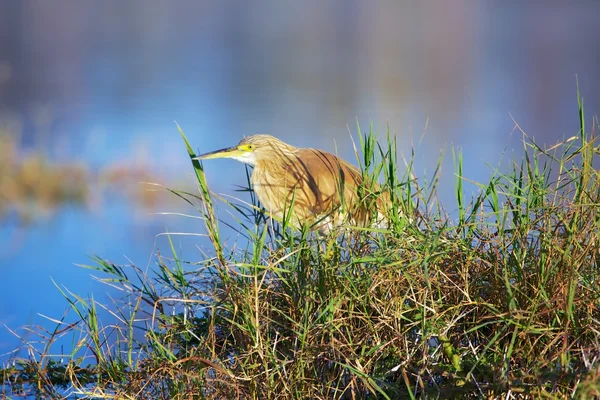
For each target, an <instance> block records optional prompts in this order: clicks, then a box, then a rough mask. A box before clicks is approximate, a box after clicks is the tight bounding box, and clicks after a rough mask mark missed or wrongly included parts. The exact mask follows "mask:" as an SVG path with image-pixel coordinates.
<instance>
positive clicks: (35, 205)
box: [0, 127, 173, 224]
mask: <svg viewBox="0 0 600 400" xmlns="http://www.w3.org/2000/svg"><path fill="white" fill-rule="evenodd" d="M15 137H16V135H15V134H14V132H11V131H8V132H5V131H3V130H2V129H1V127H0V219H3V218H5V217H7V216H9V215H15V216H16V217H17V219H18V220H19V222H20V223H22V224H29V223H35V222H37V221H38V220H43V219H44V218H45V217H47V216H52V215H54V214H55V213H56V212H57V211H58V210H60V208H61V207H62V206H65V205H76V206H81V207H92V206H95V205H97V203H98V202H100V201H101V198H102V197H103V196H99V194H100V195H113V194H117V195H119V196H122V197H124V198H127V199H128V200H130V201H133V202H135V204H136V205H139V206H141V207H143V208H145V209H146V210H148V209H152V208H153V207H155V206H156V205H157V204H158V203H165V202H166V201H168V200H172V199H173V197H172V196H171V197H169V196H162V197H161V195H162V194H163V192H162V191H157V190H148V187H147V186H143V185H140V184H139V183H140V182H150V181H154V180H156V178H157V177H156V175H155V174H152V173H151V172H149V171H148V170H147V168H145V167H143V166H136V165H132V164H131V163H113V164H109V165H107V166H105V167H103V168H101V169H100V170H99V171H98V172H93V171H90V170H89V169H88V168H87V167H86V166H85V165H84V164H83V163H81V162H56V161H53V160H51V159H49V158H48V157H47V155H46V154H44V153H43V152H40V151H33V152H29V153H26V152H24V151H22V149H20V148H19V145H18V143H17V140H16V138H15Z"/></svg>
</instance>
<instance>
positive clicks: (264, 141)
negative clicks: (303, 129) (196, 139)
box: [194, 135, 294, 165]
mask: <svg viewBox="0 0 600 400" xmlns="http://www.w3.org/2000/svg"><path fill="white" fill-rule="evenodd" d="M293 149H294V147H293V146H290V145H288V144H286V143H284V142H282V141H281V140H279V139H277V138H276V137H274V136H271V135H252V136H247V137H245V138H243V139H242V140H241V141H240V142H239V143H238V144H237V145H236V146H232V147H226V148H224V149H220V150H215V151H211V152H209V153H204V154H200V155H199V156H197V157H195V158H194V159H195V160H209V159H213V158H233V159H234V160H238V161H241V162H243V163H246V164H250V165H256V163H257V162H259V161H262V160H269V159H271V158H273V157H274V156H275V155H276V154H278V153H282V152H290V151H293Z"/></svg>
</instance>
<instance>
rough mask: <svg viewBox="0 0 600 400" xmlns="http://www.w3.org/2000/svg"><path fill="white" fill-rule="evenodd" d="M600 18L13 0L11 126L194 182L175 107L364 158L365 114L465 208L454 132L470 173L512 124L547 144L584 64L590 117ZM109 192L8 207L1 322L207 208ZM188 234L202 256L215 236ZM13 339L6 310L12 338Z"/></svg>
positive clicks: (565, 114) (188, 224)
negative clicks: (360, 146) (34, 212)
mask: <svg viewBox="0 0 600 400" xmlns="http://www.w3.org/2000/svg"><path fill="white" fill-rule="evenodd" d="M598 15H600V2H592V1H589V2H577V3H566V2H554V1H548V2H521V1H503V2H494V3H492V2H478V1H453V2H451V3H450V2H448V3H443V2H439V1H424V2H418V3H417V2H411V1H405V2H395V3H394V4H391V3H389V4H387V5H383V4H375V3H367V2H358V1H355V2H331V3H327V4H326V5H324V4H322V3H321V2H312V1H308V2H297V3H293V4H289V3H286V4H285V5H284V4H281V3H279V2H266V1H265V2H263V1H261V2H257V3H254V2H253V3H252V4H250V3H247V4H246V3H240V2H230V1H218V2H216V1H215V2H196V1H192V0H188V1H177V2H171V1H157V2H152V4H151V5H150V4H148V3H147V2H145V1H142V0H135V1H130V2H127V4H123V3H122V2H119V1H90V2H68V1H53V2H45V1H29V0H23V1H20V2H15V1H11V0H0V127H2V128H0V129H6V128H5V127H6V126H11V127H12V128H11V129H10V130H8V131H7V132H10V133H12V134H14V135H16V136H17V137H18V138H19V143H20V145H21V147H22V149H23V151H24V152H28V151H32V150H33V149H38V150H40V149H41V151H43V152H44V153H46V154H47V155H48V156H49V157H50V158H51V159H52V160H53V161H54V162H58V163H60V162H70V161H74V160H76V161H80V162H83V163H85V164H86V165H87V166H88V167H89V168H90V170H91V171H99V170H101V169H102V168H104V167H106V166H107V165H111V164H112V163H124V164H125V165H138V166H143V167H144V168H147V169H148V170H149V171H151V172H152V173H153V174H155V175H156V176H157V180H158V181H159V182H160V183H163V184H166V185H169V186H176V187H179V188H184V187H185V188H186V189H189V188H190V187H191V188H193V186H194V177H193V173H192V171H191V169H190V165H189V160H188V159H187V156H186V154H185V149H184V147H183V144H182V142H181V139H180V137H179V134H178V132H177V130H176V129H175V125H174V123H173V121H174V120H176V121H177V122H178V123H179V124H180V125H181V126H182V128H183V129H184V130H185V132H186V134H187V136H188V138H189V139H190V140H191V141H192V144H193V145H194V146H195V147H196V148H197V149H198V150H199V151H208V150H213V149H216V148H221V147H224V146H229V145H231V144H233V143H235V142H237V141H238V140H239V139H240V138H241V137H242V136H243V135H247V134H250V133H256V132H267V133H271V134H274V135H276V136H279V137H281V138H282V139H284V140H286V141H288V142H290V143H292V144H294V145H297V146H311V147H318V148H322V149H326V150H329V151H332V152H337V153H338V154H339V155H341V156H343V157H345V158H347V159H349V160H354V155H353V151H352V146H351V144H350V142H349V140H348V129H347V126H348V125H349V126H350V128H351V130H352V131H353V132H354V133H355V132H356V130H355V122H356V119H358V120H359V121H360V122H361V124H362V126H363V128H367V127H368V126H369V124H371V123H372V124H373V126H374V127H375V129H376V130H377V131H379V132H380V133H384V132H385V130H386V127H387V126H388V125H389V127H390V129H391V132H392V134H394V135H395V136H396V137H397V138H398V142H399V145H400V148H401V150H402V151H403V152H404V154H406V155H407V156H408V155H409V154H410V144H411V143H416V144H417V145H418V147H417V159H416V164H415V173H416V174H417V176H418V177H420V178H421V179H423V178H425V177H427V178H428V179H431V178H432V176H431V174H432V173H433V171H434V168H435V165H436V163H437V160H438V156H439V154H440V152H441V151H445V155H446V156H445V161H444V164H443V175H442V179H441V181H440V182H441V183H440V185H441V186H440V197H441V199H442V201H443V202H444V203H445V204H446V206H447V208H448V209H449V210H450V211H452V210H453V209H455V208H456V206H455V205H454V204H453V203H452V198H453V196H452V191H453V186H454V182H455V179H456V178H455V176H454V175H453V172H452V160H451V158H452V157H451V149H452V148H461V149H462V151H463V153H464V159H465V166H464V172H465V175H466V176H467V177H468V178H469V179H472V180H475V181H485V180H487V179H488V177H489V176H490V175H491V173H492V171H493V169H494V168H496V167H497V166H498V167H500V168H506V166H507V164H508V162H509V159H510V158H511V157H512V156H513V155H515V156H517V157H518V156H519V154H520V153H521V151H522V145H521V144H520V141H521V134H520V133H519V132H518V131H516V130H515V129H514V125H515V122H514V121H516V122H518V124H519V125H520V126H521V127H522V128H523V129H524V130H525V131H526V132H527V133H528V134H529V135H530V136H532V137H535V138H536V139H537V140H538V141H539V142H540V143H541V144H547V145H551V144H554V143H555V142H556V140H558V139H560V138H564V137H569V136H572V135H575V134H577V129H578V122H577V109H576V107H577V103H576V96H575V93H576V79H575V77H576V74H577V76H578V78H579V82H580V89H581V93H582V95H583V96H584V98H585V104H586V110H587V112H588V115H589V116H591V115H593V114H594V113H595V112H597V111H598V110H599V109H600V98H599V96H600V78H599V76H598V71H600V24H598V23H597V16H598ZM513 119H514V121H513ZM424 130H426V133H425V135H424V136H423V139H422V140H421V134H422V132H423V131H424ZM504 153H506V154H505V155H504V156H503V154H504ZM486 165H488V166H486ZM205 167H206V171H207V179H208V181H209V184H210V185H211V188H212V189H213V190H214V191H216V192H219V193H226V194H234V195H235V192H234V189H235V186H234V185H236V184H239V183H240V182H242V181H244V176H245V172H244V168H243V166H241V165H240V164H237V163H235V162H234V161H232V160H215V161H213V162H210V163H205ZM186 185H187V186H186ZM475 191H476V187H475V186H473V185H471V186H467V196H468V195H470V194H471V193H473V192H475ZM175 203H176V202H175ZM99 204H100V206H99V207H94V208H93V209H88V208H85V207H84V208H81V207H77V206H65V207H63V208H61V209H59V210H58V212H57V213H56V214H54V215H52V216H51V217H49V218H39V219H37V220H36V221H33V223H32V224H30V225H27V226H24V227H22V226H21V225H20V222H19V221H17V220H15V218H14V216H12V217H10V216H9V217H7V218H5V219H4V220H2V221H0V242H1V245H0V271H1V273H2V281H1V283H0V284H1V290H0V322H1V323H2V324H6V325H7V326H9V327H11V328H13V329H14V328H17V327H19V326H21V325H23V324H47V323H46V322H44V319H43V318H42V317H40V316H39V314H44V315H48V316H50V317H53V318H59V317H60V316H61V315H62V313H63V312H64V310H65V308H66V303H65V301H64V300H63V299H62V297H61V295H60V293H59V292H58V290H57V289H56V288H55V287H54V284H53V283H52V280H51V278H52V279H53V280H54V281H55V282H56V283H57V284H60V285H64V286H65V287H67V288H68V289H69V290H73V291H74V292H76V293H77V294H80V295H87V294H89V293H90V292H92V291H94V295H95V297H96V299H102V298H103V296H104V297H106V296H107V295H108V294H110V290H108V289H107V288H105V287H103V286H99V285H98V284H96V283H93V281H92V279H91V278H90V271H89V270H85V269H81V268H78V267H76V266H74V264H76V263H77V264H79V263H89V260H88V256H90V255H94V254H97V255H99V256H102V257H105V258H107V259H110V260H111V261H113V262H116V263H124V264H127V263H129V262H130V261H129V260H131V261H132V262H134V263H135V264H136V265H138V266H146V265H148V263H152V260H153V254H154V252H155V251H156V249H157V247H160V248H167V246H166V244H165V242H164V238H162V237H159V238H158V239H156V235H157V234H159V233H161V232H165V231H167V230H168V231H176V232H192V233H198V232H201V224H199V223H198V222H197V221H195V220H190V219H186V218H170V217H163V216H157V215H153V214H151V211H173V210H175V209H178V208H177V207H179V206H177V205H174V204H166V205H160V206H157V209H156V210H143V211H140V210H139V209H138V205H136V204H135V202H133V201H130V199H127V197H126V196H118V195H116V196H112V197H110V198H108V199H105V200H103V201H100V202H99ZM184 208H185V206H184ZM187 211H189V212H193V211H192V210H189V209H187ZM219 212H220V213H222V214H224V215H225V217H226V208H225V207H221V208H220V209H219ZM161 240H162V244H161ZM175 240H176V245H178V247H179V248H180V249H181V250H182V251H184V252H185V254H186V256H187V257H188V258H189V259H194V258H199V257H201V255H200V252H199V251H197V249H196V247H195V245H199V246H205V245H206V244H205V243H203V242H202V240H201V239H200V238H197V237H194V238H191V239H190V238H176V239H175ZM232 240H233V239H232ZM16 344H18V340H17V339H15V338H14V337H13V336H12V335H11V334H10V333H9V332H8V331H6V330H4V329H2V327H1V326H0V354H3V353H6V352H8V351H10V350H11V349H12V348H14V346H15V345H16Z"/></svg>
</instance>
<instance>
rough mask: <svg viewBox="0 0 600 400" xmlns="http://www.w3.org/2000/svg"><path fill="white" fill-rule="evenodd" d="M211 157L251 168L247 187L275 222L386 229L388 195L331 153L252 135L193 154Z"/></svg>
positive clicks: (323, 230) (299, 226) (320, 227)
mask: <svg viewBox="0 0 600 400" xmlns="http://www.w3.org/2000/svg"><path fill="white" fill-rule="evenodd" d="M217 158H232V159H235V160H237V161H241V162H243V163H246V164H249V165H251V166H252V167H253V171H252V175H251V177H250V185H251V187H252V189H253V190H254V192H255V194H256V196H257V198H258V200H259V201H260V203H261V204H262V205H263V207H264V208H265V210H266V211H267V212H268V213H269V215H270V216H271V217H272V218H273V219H275V220H276V221H279V222H282V221H283V220H284V219H286V217H288V218H287V220H288V225H291V226H293V227H294V228H296V229H302V228H303V227H305V226H306V227H308V228H309V229H310V230H316V231H318V232H319V233H321V234H328V233H329V232H331V231H334V230H337V229H338V228H340V227H342V226H358V227H367V228H387V225H388V222H387V218H386V213H387V208H388V207H389V205H390V196H389V193H388V192H387V191H383V190H382V188H381V186H380V185H378V184H377V183H375V182H369V181H368V180H367V179H364V178H363V175H362V174H361V172H360V171H359V170H358V168H356V167H355V166H354V165H352V164H350V163H348V162H347V161H345V160H343V159H342V158H340V157H338V156H336V155H333V154H331V153H328V152H326V151H323V150H318V149H313V148H299V147H294V146H292V145H290V144H287V143H285V142H283V141H282V140H280V139H278V138H276V137H274V136H271V135H266V134H255V135H251V136H247V137H244V138H243V139H242V140H241V141H240V142H239V143H238V144H237V145H236V146H232V147H227V148H224V149H220V150H216V151H211V152H208V153H204V154H200V155H198V156H197V157H194V159H196V160H209V159H217ZM288 213H289V214H288Z"/></svg>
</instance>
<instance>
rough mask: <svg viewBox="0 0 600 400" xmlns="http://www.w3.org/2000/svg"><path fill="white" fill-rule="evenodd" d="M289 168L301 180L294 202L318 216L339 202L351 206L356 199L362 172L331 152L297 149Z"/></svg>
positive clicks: (298, 181)
mask: <svg viewBox="0 0 600 400" xmlns="http://www.w3.org/2000/svg"><path fill="white" fill-rule="evenodd" d="M288 168H289V171H290V172H291V173H292V175H293V176H294V177H295V179H296V181H297V183H298V185H297V187H296V192H295V193H296V194H295V199H294V203H295V204H296V205H297V206H299V208H305V209H307V210H310V213H311V214H313V215H315V216H318V215H322V214H325V213H328V212H331V211H333V210H336V209H337V208H339V207H340V206H342V207H343V208H345V209H350V208H351V207H352V206H353V204H354V202H355V201H356V197H357V187H358V185H360V182H361V181H362V178H361V174H360V172H359V171H358V169H356V167H354V166H353V165H351V164H349V163H347V162H346V161H344V160H342V159H341V158H339V157H337V156H335V155H333V154H331V153H327V152H325V151H321V150H316V149H298V150H297V151H296V160H295V162H294V163H291V164H290V165H289V166H288ZM307 217H308V216H307Z"/></svg>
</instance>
